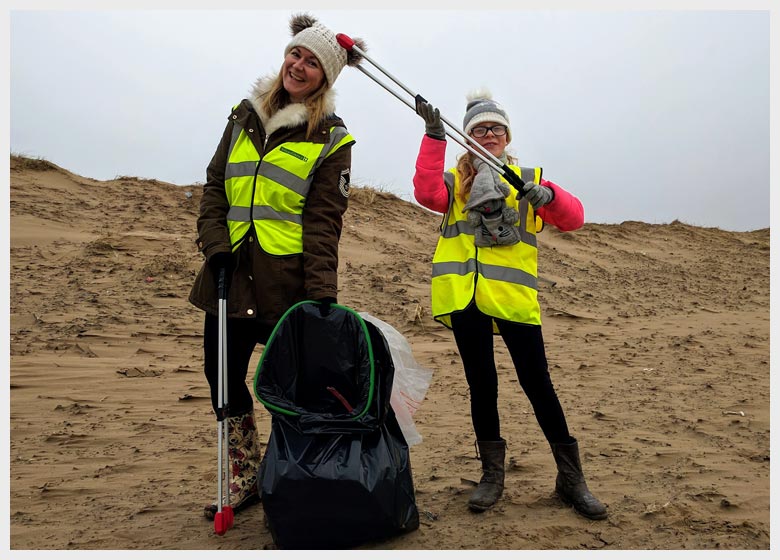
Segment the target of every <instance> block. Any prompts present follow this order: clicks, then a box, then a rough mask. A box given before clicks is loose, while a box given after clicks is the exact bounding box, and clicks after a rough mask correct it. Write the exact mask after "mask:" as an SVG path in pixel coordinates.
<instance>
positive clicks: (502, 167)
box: [336, 33, 526, 194]
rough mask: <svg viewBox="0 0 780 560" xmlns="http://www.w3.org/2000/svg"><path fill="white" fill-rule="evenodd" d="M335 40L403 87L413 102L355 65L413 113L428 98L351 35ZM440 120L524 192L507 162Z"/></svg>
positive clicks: (464, 144) (453, 126)
mask: <svg viewBox="0 0 780 560" xmlns="http://www.w3.org/2000/svg"><path fill="white" fill-rule="evenodd" d="M336 40H337V41H338V43H339V45H341V47H342V48H344V49H345V50H347V51H355V52H356V53H357V54H359V55H361V56H362V57H363V59H364V60H367V61H368V62H370V63H371V64H372V65H373V66H374V67H376V69H377V70H379V71H380V72H382V74H384V75H385V76H387V77H388V78H390V79H391V80H392V81H393V82H394V83H395V84H396V85H397V86H398V87H400V88H401V89H403V90H404V91H405V92H406V93H408V94H409V95H411V96H412V97H413V98H414V104H413V103H412V102H411V101H409V100H408V99H405V98H404V97H402V96H401V95H400V94H399V93H398V92H397V91H396V90H394V89H392V88H390V87H388V86H387V84H385V83H384V82H382V81H381V80H380V79H379V78H377V77H376V76H374V75H373V74H372V73H371V72H369V71H368V70H366V69H365V68H363V64H362V63H360V64H358V65H357V66H356V67H357V69H358V70H360V71H361V72H363V74H365V75H366V76H368V77H369V78H371V79H372V80H374V81H375V82H376V83H377V84H379V85H380V86H382V87H383V88H384V89H385V90H387V91H388V92H389V93H391V94H392V95H393V96H395V97H396V98H397V99H398V100H399V101H401V103H403V104H405V105H406V106H407V107H409V108H410V109H412V111H414V112H415V113H416V112H417V105H418V104H419V103H427V102H428V100H427V99H425V98H424V97H423V96H422V95H420V94H419V93H415V92H414V91H412V90H411V89H409V88H408V87H406V86H405V85H404V84H403V83H402V82H400V81H399V80H398V79H396V78H395V76H393V75H392V74H390V72H388V71H387V70H385V69H384V68H382V66H380V65H379V64H378V63H377V62H376V61H374V60H373V59H372V58H371V57H370V56H368V55H367V54H366V52H365V51H364V50H362V49H361V48H360V47H359V46H358V45H356V44H355V41H353V40H352V38H351V37H349V36H348V35H345V34H344V33H338V34H337V35H336ZM439 116H440V118H441V120H442V122H444V124H446V125H447V126H449V127H450V128H451V129H452V130H453V131H454V132H456V133H457V134H458V135H460V137H461V138H463V139H464V140H465V141H466V142H464V141H463V140H461V138H458V137H457V136H455V135H453V134H452V133H451V132H450V131H449V130H447V129H445V130H444V133H445V134H446V135H447V136H449V137H450V138H452V139H453V140H454V141H455V142H457V143H458V144H460V145H461V146H463V147H464V148H466V149H467V150H468V151H469V152H471V153H472V154H474V155H475V156H477V157H478V158H479V159H481V160H482V161H484V162H485V163H486V164H488V165H489V166H490V167H492V168H493V169H495V170H496V171H497V172H498V173H500V174H501V175H503V176H504V178H505V179H506V180H507V182H508V183H509V184H511V185H512V186H514V187H515V188H516V189H517V190H518V191H520V192H521V193H523V194H525V191H526V188H525V181H523V180H522V179H521V178H520V177H519V176H518V175H517V173H515V172H514V171H513V170H512V169H511V168H510V167H509V165H508V164H506V163H504V162H502V161H501V160H500V159H498V158H497V157H496V156H494V155H493V154H491V153H490V152H488V151H487V150H486V149H485V148H483V147H482V146H480V145H479V144H478V143H477V142H474V141H472V140H471V138H469V136H468V134H466V133H465V132H464V131H463V130H461V129H460V128H458V127H457V126H455V125H454V124H452V123H451V122H450V121H449V120H447V118H445V117H444V115H439Z"/></svg>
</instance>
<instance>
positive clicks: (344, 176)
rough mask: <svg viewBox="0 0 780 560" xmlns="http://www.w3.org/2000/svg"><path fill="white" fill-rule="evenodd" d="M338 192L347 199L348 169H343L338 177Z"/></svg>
mask: <svg viewBox="0 0 780 560" xmlns="http://www.w3.org/2000/svg"><path fill="white" fill-rule="evenodd" d="M339 190H340V191H341V194H343V195H344V196H345V197H347V198H348V197H349V169H345V170H343V171H342V172H341V176H340V177H339Z"/></svg>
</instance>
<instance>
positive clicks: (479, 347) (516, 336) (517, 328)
mask: <svg viewBox="0 0 780 560" xmlns="http://www.w3.org/2000/svg"><path fill="white" fill-rule="evenodd" d="M451 319H452V330H453V333H454V334H455V343H456V344H457V345H458V350H459V351H460V357H461V360H463V369H464V370H465V372H466V381H467V382H468V384H469V391H470V393H471V421H472V423H473V424H474V432H475V434H476V436H477V439H478V440H482V441H498V440H499V439H500V438H501V424H500V421H499V418H498V373H497V371H496V361H495V357H494V354H493V325H492V319H491V318H490V317H488V316H487V315H485V314H483V313H482V312H481V311H479V310H478V309H477V307H476V306H475V305H473V304H472V305H470V306H469V307H468V308H467V309H466V310H465V311H462V312H459V313H453V314H452V315H451ZM496 323H497V324H498V328H499V331H500V332H501V338H503V339H504V343H505V344H506V347H507V349H508V350H509V354H510V356H511V357H512V363H514V365H515V370H516V371H517V380H518V381H519V382H520V386H521V387H522V388H523V391H525V394H526V396H527V397H528V400H529V401H530V402H531V406H532V407H533V409H534V413H535V414H536V420H537V422H539V426H540V427H541V428H542V431H543V432H544V435H545V437H546V438H547V441H548V442H550V443H568V442H570V441H571V438H570V435H569V428H568V426H567V425H566V417H565V416H564V414H563V409H562V408H561V403H560V401H559V400H558V395H557V394H556V393H555V388H554V387H553V384H552V381H551V380H550V373H549V372H548V370H547V357H546V356H545V353H544V340H543V339H542V327H541V326H540V325H523V324H520V323H512V322H509V321H503V320H497V321H496Z"/></svg>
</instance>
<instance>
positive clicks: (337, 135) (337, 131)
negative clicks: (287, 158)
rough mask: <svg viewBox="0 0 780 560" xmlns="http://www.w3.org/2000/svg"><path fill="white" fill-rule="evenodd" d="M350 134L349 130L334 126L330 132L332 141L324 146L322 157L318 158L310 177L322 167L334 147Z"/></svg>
mask: <svg viewBox="0 0 780 560" xmlns="http://www.w3.org/2000/svg"><path fill="white" fill-rule="evenodd" d="M347 134H349V133H348V132H347V129H346V128H344V127H343V126H334V127H333V129H332V130H331V131H330V141H329V142H328V143H327V144H325V145H323V146H322V151H321V152H320V157H318V158H317V162H316V163H315V164H314V166H313V167H312V168H311V170H310V171H309V177H311V176H312V175H314V171H315V170H316V169H317V168H318V167H319V166H320V164H321V163H322V162H323V160H324V159H325V157H326V156H327V155H328V153H329V152H330V151H331V150H332V149H333V146H335V145H336V144H338V143H339V142H341V141H342V140H344V138H345V137H346V136H347Z"/></svg>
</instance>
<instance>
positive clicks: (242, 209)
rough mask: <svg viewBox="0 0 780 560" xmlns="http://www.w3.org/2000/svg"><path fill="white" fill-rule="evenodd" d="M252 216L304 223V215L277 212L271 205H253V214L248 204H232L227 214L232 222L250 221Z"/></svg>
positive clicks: (259, 218) (261, 218) (260, 218)
mask: <svg viewBox="0 0 780 560" xmlns="http://www.w3.org/2000/svg"><path fill="white" fill-rule="evenodd" d="M252 218H254V219H255V220H281V221H286V222H293V223H295V224H303V217H302V216H300V215H299V214H291V213H289V212H277V211H276V210H274V209H273V208H271V207H270V206H253V207H252V212H251V214H250V212H249V208H247V207H246V206H232V207H231V208H230V210H229V211H228V214H227V219H228V221H231V222H249V221H250V220H251V219H252Z"/></svg>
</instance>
